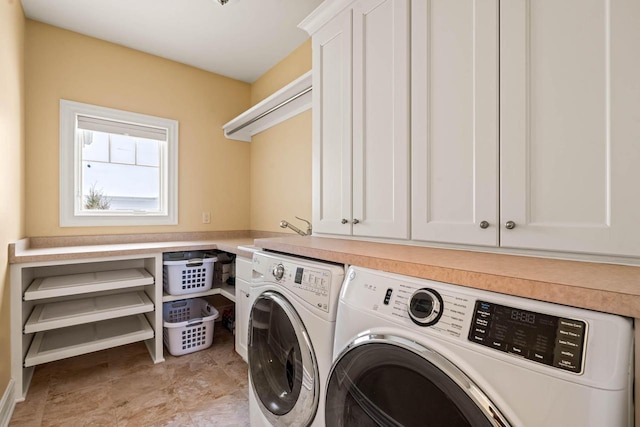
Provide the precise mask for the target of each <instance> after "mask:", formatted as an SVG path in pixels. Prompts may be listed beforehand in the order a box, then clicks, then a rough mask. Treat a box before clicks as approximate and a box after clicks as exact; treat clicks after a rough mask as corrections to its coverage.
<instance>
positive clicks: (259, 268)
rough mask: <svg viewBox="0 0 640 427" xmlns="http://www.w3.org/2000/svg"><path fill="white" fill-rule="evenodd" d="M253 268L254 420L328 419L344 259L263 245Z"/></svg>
mask: <svg viewBox="0 0 640 427" xmlns="http://www.w3.org/2000/svg"><path fill="white" fill-rule="evenodd" d="M252 274H253V278H252V281H251V285H250V290H249V301H250V306H251V310H250V318H249V337H248V344H247V349H248V351H247V352H248V360H249V384H250V386H249V412H250V414H249V415H250V420H251V426H252V427H263V426H295V427H303V426H314V427H316V426H317V427H320V426H324V425H325V422H324V401H325V398H324V390H325V388H326V380H327V376H328V374H329V369H330V368H331V362H332V359H333V339H334V331H335V319H336V312H337V305H338V296H339V293H340V287H341V285H342V282H343V281H344V266H342V265H335V264H330V263H325V262H319V261H314V260H308V259H303V258H296V257H291V256H285V255H280V254H275V253H267V252H256V253H254V255H253V273H252Z"/></svg>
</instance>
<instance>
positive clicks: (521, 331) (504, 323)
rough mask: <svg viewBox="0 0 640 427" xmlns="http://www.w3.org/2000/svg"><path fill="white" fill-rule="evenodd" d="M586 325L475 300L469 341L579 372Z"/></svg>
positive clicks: (581, 363) (581, 367)
mask: <svg viewBox="0 0 640 427" xmlns="http://www.w3.org/2000/svg"><path fill="white" fill-rule="evenodd" d="M586 334H587V324H586V323H585V322H583V321H582V320H576V319H567V318H564V317H557V316H552V315H549V314H542V313H537V312H534V311H528V310H522V309H519V308H515V307H508V306H505V305H500V304H495V303H491V302H487V301H481V300H478V301H476V303H475V310H474V312H473V319H472V324H471V328H470V329H469V337H468V339H469V341H472V342H474V343H477V344H480V345H484V346H486V347H490V348H493V349H495V350H499V351H503V352H506V353H511V354H513V355H516V356H520V357H524V358H526V359H529V360H532V361H534V362H538V363H543V364H545V365H548V366H553V367H555V368H559V369H563V370H566V371H569V372H574V373H581V372H582V370H583V355H584V347H585V337H586Z"/></svg>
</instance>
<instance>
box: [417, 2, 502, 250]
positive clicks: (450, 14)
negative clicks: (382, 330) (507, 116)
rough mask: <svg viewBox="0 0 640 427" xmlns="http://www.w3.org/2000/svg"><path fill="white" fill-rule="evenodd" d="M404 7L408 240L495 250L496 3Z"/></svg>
mask: <svg viewBox="0 0 640 427" xmlns="http://www.w3.org/2000/svg"><path fill="white" fill-rule="evenodd" d="M411 7H412V10H411V28H412V33H411V85H412V92H411V93H412V98H411V102H412V104H411V108H412V122H411V123H412V124H411V129H412V153H411V154H412V156H411V160H412V194H411V197H412V211H411V215H412V238H413V239H414V240H425V241H436V242H450V243H469V244H481V245H497V243H498V229H497V228H496V225H497V220H498V216H497V206H498V203H497V192H498V172H497V167H498V164H497V159H498V104H497V103H498V74H497V71H498V6H497V1H475V2H474V1H454V2H452V1H448V0H432V1H428V2H425V1H422V0H414V1H413V2H412V5H411ZM482 221H486V223H488V224H486V225H487V227H486V228H481V227H480V224H481V222H482Z"/></svg>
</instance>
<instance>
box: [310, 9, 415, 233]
mask: <svg viewBox="0 0 640 427" xmlns="http://www.w3.org/2000/svg"><path fill="white" fill-rule="evenodd" d="M343 3H344V2H343ZM329 7H331V6H329ZM302 25H305V24H304V23H303V24H302ZM305 28H307V29H309V27H305ZM309 31H310V32H311V33H312V34H313V41H312V45H313V69H314V72H313V86H314V90H313V128H314V130H313V141H314V142H313V227H314V231H315V232H317V233H330V234H342V235H354V236H367V237H388V238H398V239H406V238H408V237H409V194H408V192H409V174H410V169H409V51H408V50H409V10H408V0H359V1H355V2H353V3H352V4H350V5H349V6H348V7H346V8H345V9H344V10H342V11H341V12H340V13H339V14H338V15H337V16H336V17H335V18H333V19H331V20H330V21H329V22H328V23H326V24H323V25H321V28H320V29H319V30H317V32H314V30H313V29H309Z"/></svg>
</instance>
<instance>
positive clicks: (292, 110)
mask: <svg viewBox="0 0 640 427" xmlns="http://www.w3.org/2000/svg"><path fill="white" fill-rule="evenodd" d="M311 80H312V78H311V71H308V72H306V73H305V74H303V75H302V76H300V77H299V78H297V79H296V80H294V81H292V82H291V83H289V84H288V85H286V86H285V87H283V88H282V89H280V90H278V91H277V92H275V93H274V94H273V95H271V96H268V97H267V98H265V99H264V100H262V101H260V102H259V103H257V104H256V105H254V106H253V107H251V108H250V109H248V110H247V111H245V112H244V113H242V114H240V115H239V116H237V117H236V118H234V119H232V120H231V121H230V122H228V123H226V124H224V125H223V126H222V129H223V130H224V136H225V137H227V138H228V139H235V140H237V141H245V142H251V137H252V136H253V135H255V134H257V133H260V132H262V131H264V130H267V129H269V128H270V127H272V126H275V125H277V124H278V123H281V122H283V121H285V120H287V119H290V118H291V117H294V116H296V115H298V114H300V113H302V112H304V111H306V110H308V109H309V108H311V90H310V89H311V84H312V81H311Z"/></svg>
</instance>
